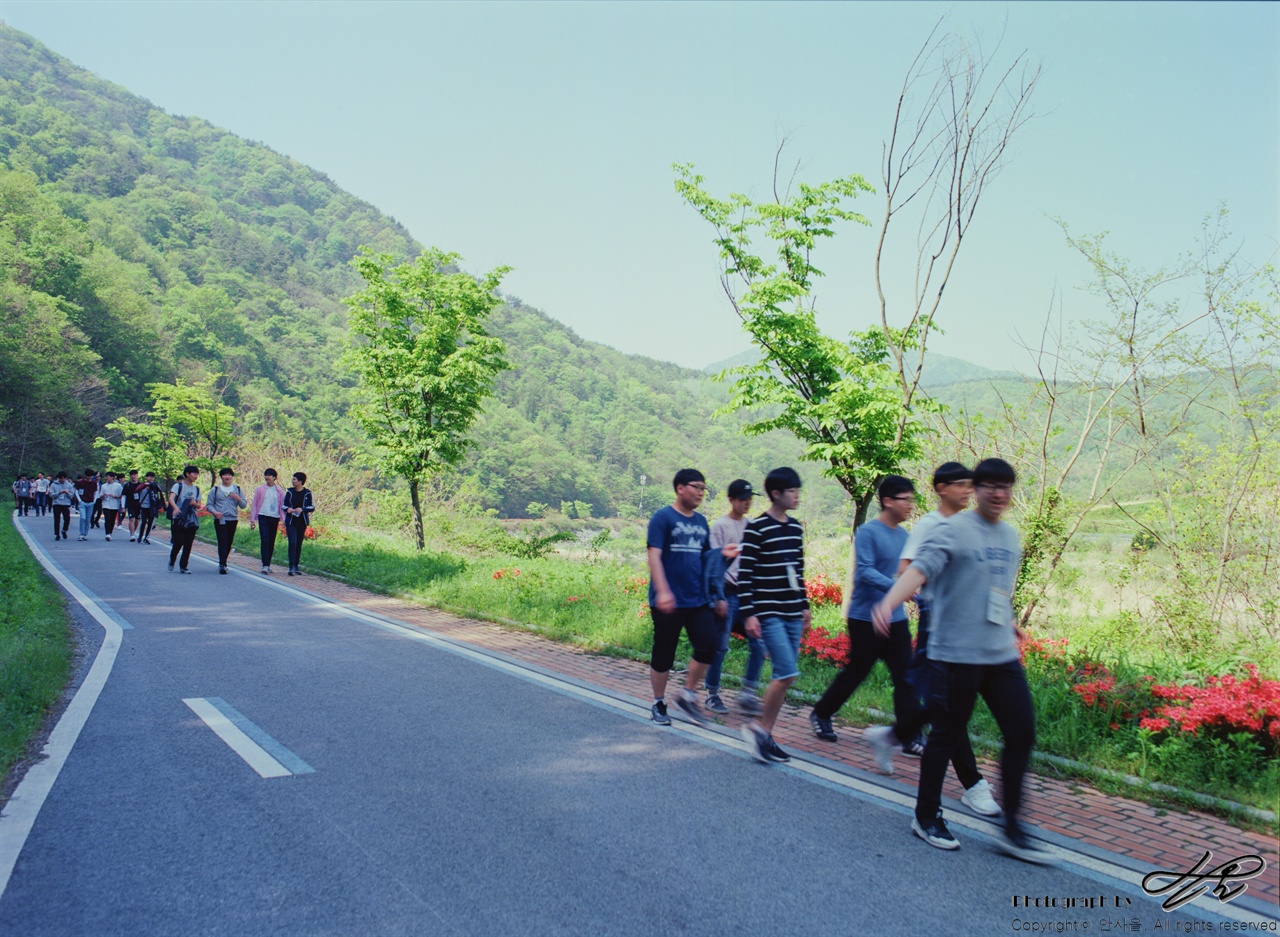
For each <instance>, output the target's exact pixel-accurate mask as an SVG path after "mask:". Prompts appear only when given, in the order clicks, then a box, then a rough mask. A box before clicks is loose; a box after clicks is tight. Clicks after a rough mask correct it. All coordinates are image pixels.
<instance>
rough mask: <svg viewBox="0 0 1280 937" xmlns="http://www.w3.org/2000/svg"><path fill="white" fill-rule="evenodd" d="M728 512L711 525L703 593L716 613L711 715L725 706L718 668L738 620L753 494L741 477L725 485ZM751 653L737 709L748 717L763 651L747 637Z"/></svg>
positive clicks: (754, 709)
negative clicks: (742, 561) (741, 568)
mask: <svg viewBox="0 0 1280 937" xmlns="http://www.w3.org/2000/svg"><path fill="white" fill-rule="evenodd" d="M728 496H729V513H728V514H726V515H725V516H724V517H722V518H720V519H719V520H718V521H716V522H715V523H714V524H712V525H711V552H710V553H709V554H708V562H707V592H708V593H709V595H710V597H711V601H712V605H713V607H714V608H715V612H716V623H717V624H718V625H719V628H720V632H719V633H720V643H719V644H718V645H717V647H716V659H715V661H714V662H713V663H712V664H711V667H710V669H708V670H707V708H708V709H710V710H711V711H712V712H714V713H720V714H722V715H723V714H725V713H727V712H728V711H729V707H728V706H726V705H725V704H724V700H722V699H721V698H720V668H721V667H722V666H723V665H724V659H725V657H726V656H727V655H728V653H729V636H730V634H731V633H732V632H733V626H734V625H735V624H737V620H738V564H739V554H741V552H742V538H743V535H744V534H745V533H746V531H747V513H748V512H749V511H750V510H751V499H752V498H754V497H755V491H754V490H753V489H752V487H751V482H749V481H747V480H746V479H745V478H738V479H734V480H733V481H731V482H730V483H729V491H728ZM747 642H748V644H749V645H750V647H751V654H750V656H749V657H748V658H747V669H746V672H745V673H744V675H743V678H742V693H741V694H740V695H739V696H738V706H739V707H740V708H741V709H742V711H743V712H745V713H747V714H748V715H751V716H755V715H759V713H760V700H759V698H758V697H757V696H756V686H757V683H758V682H759V680H760V671H761V670H763V669H764V657H765V649H764V644H763V642H761V641H760V639H759V638H752V637H748V638H747Z"/></svg>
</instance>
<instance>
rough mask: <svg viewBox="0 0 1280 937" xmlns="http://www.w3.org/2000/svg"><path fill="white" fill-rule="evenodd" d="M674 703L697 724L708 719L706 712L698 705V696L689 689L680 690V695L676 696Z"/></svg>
mask: <svg viewBox="0 0 1280 937" xmlns="http://www.w3.org/2000/svg"><path fill="white" fill-rule="evenodd" d="M676 705H677V706H679V707H680V711H681V712H682V713H684V714H685V715H686V716H688V717H689V718H690V719H692V720H693V721H694V722H696V723H697V724H698V725H704V724H705V723H706V722H707V721H708V719H707V714H706V713H705V712H703V711H702V707H701V706H699V705H698V697H697V696H695V695H694V694H693V693H691V692H690V691H688V690H681V691H680V695H679V696H677V697H676Z"/></svg>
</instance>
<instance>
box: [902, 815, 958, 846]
mask: <svg viewBox="0 0 1280 937" xmlns="http://www.w3.org/2000/svg"><path fill="white" fill-rule="evenodd" d="M911 832H912V833H915V834H916V835H917V836H919V837H920V838H921V839H922V840H924V841H925V842H926V843H928V844H929V845H930V846H937V847H938V848H939V849H959V848H960V840H958V839H956V838H955V837H954V836H952V835H951V831H950V830H949V829H947V825H946V824H945V823H943V822H942V814H938V815H937V816H936V817H934V820H933V822H932V823H930V824H929V825H928V826H921V825H920V821H919V820H917V819H916V818H915V817H912V818H911Z"/></svg>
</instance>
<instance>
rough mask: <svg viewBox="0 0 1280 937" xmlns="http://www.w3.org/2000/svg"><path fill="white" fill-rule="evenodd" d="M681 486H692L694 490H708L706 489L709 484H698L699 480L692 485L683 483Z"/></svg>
mask: <svg viewBox="0 0 1280 937" xmlns="http://www.w3.org/2000/svg"><path fill="white" fill-rule="evenodd" d="M680 487H681V488H692V489H693V490H694V491H706V490H707V486H706V485H702V484H698V483H697V482H695V483H694V484H692V485H681V486H680Z"/></svg>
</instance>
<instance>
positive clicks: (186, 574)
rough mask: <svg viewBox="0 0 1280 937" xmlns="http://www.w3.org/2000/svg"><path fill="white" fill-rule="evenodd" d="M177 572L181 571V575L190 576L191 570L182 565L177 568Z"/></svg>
mask: <svg viewBox="0 0 1280 937" xmlns="http://www.w3.org/2000/svg"><path fill="white" fill-rule="evenodd" d="M178 572H180V573H182V575H184V576H190V575H191V570H189V569H187V568H186V567H183V568H181V569H179V570H178Z"/></svg>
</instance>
